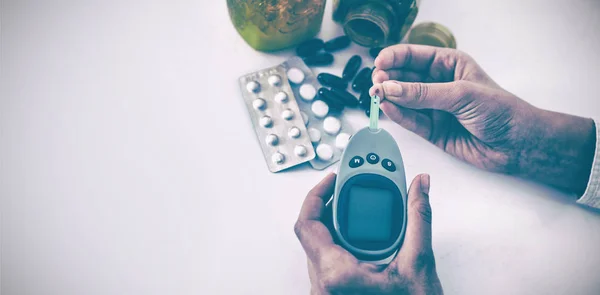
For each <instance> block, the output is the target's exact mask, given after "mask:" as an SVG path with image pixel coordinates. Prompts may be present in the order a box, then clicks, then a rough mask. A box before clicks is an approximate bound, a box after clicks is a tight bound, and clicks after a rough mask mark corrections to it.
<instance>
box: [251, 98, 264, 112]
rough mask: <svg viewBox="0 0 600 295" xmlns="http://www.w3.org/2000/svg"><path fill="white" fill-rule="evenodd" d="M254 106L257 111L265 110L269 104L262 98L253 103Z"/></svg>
mask: <svg viewBox="0 0 600 295" xmlns="http://www.w3.org/2000/svg"><path fill="white" fill-rule="evenodd" d="M252 106H253V107H254V108H255V109H257V110H264V109H265V107H266V106H267V102H266V101H265V100H264V99H262V98H257V99H255V100H253V101H252Z"/></svg>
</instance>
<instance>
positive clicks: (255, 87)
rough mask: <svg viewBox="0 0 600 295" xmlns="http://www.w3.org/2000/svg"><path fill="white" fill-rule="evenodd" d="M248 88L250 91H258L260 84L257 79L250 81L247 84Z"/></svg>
mask: <svg viewBox="0 0 600 295" xmlns="http://www.w3.org/2000/svg"><path fill="white" fill-rule="evenodd" d="M246 89H247V90H248V92H253V93H256V92H258V91H259V90H260V84H258V82H256V81H250V82H248V84H246Z"/></svg>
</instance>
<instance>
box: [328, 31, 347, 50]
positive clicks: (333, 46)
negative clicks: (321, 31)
mask: <svg viewBox="0 0 600 295" xmlns="http://www.w3.org/2000/svg"><path fill="white" fill-rule="evenodd" d="M348 46H350V38H349V37H348V36H345V35H344V36H340V37H337V38H334V39H331V40H329V41H327V42H325V44H324V45H323V48H324V49H325V51H327V52H334V51H338V50H341V49H344V48H346V47H348Z"/></svg>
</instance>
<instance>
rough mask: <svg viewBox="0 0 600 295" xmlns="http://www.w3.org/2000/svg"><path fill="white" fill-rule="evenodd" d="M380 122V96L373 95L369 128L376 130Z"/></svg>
mask: <svg viewBox="0 0 600 295" xmlns="http://www.w3.org/2000/svg"><path fill="white" fill-rule="evenodd" d="M378 123H379V96H377V95H373V96H371V115H370V116H369V129H371V130H373V131H375V130H377V129H379V127H377V125H378Z"/></svg>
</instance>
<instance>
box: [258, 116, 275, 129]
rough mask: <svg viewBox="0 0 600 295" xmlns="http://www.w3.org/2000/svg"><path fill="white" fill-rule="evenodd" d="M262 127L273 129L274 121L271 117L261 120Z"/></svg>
mask: <svg viewBox="0 0 600 295" xmlns="http://www.w3.org/2000/svg"><path fill="white" fill-rule="evenodd" d="M259 123H260V126H262V127H265V128H268V127H271V125H273V119H271V117H269V116H263V117H262V118H260V121H259Z"/></svg>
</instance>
